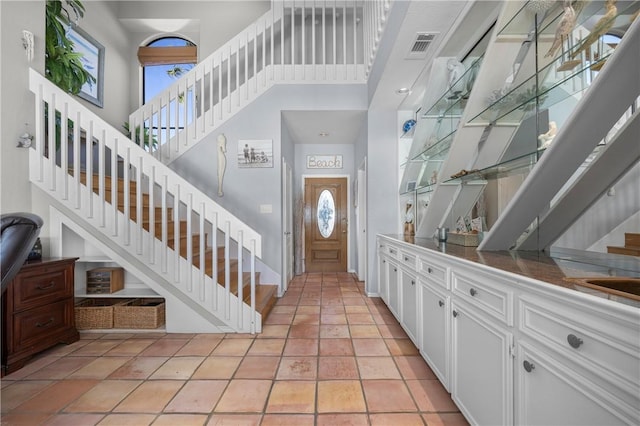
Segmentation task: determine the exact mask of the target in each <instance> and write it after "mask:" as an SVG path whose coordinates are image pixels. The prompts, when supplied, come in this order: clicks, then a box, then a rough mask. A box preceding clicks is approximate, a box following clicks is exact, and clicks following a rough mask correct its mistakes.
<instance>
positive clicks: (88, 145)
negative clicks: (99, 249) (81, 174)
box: [78, 114, 100, 218]
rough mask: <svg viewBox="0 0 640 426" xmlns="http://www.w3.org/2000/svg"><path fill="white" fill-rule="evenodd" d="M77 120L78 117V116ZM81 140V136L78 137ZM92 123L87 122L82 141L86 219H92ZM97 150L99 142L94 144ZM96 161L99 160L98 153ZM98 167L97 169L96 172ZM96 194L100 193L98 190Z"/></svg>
mask: <svg viewBox="0 0 640 426" xmlns="http://www.w3.org/2000/svg"><path fill="white" fill-rule="evenodd" d="M78 118H80V115H79V114H78ZM80 138H82V136H80ZM93 139H94V138H93V121H89V128H88V129H87V131H86V133H85V141H84V147H85V148H84V149H85V158H86V165H85V168H86V171H85V182H86V183H87V194H88V196H89V198H88V199H87V203H86V205H87V211H86V213H87V215H88V217H90V218H92V217H93V193H94V189H93V177H94V176H93V175H94V172H93ZM78 143H81V139H79V140H78ZM96 146H97V147H98V150H100V141H98V143H97V144H96ZM98 160H100V152H98ZM99 169H100V167H98V170H99ZM98 188H100V184H99V183H98ZM98 193H100V191H99V189H98Z"/></svg>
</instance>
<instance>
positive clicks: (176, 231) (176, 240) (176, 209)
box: [173, 184, 180, 283]
mask: <svg viewBox="0 0 640 426" xmlns="http://www.w3.org/2000/svg"><path fill="white" fill-rule="evenodd" d="M173 254H174V255H173V260H174V263H175V275H174V280H175V282H177V283H179V282H180V184H177V185H176V191H175V193H174V194H173Z"/></svg>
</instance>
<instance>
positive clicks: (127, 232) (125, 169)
mask: <svg viewBox="0 0 640 426" xmlns="http://www.w3.org/2000/svg"><path fill="white" fill-rule="evenodd" d="M130 168H131V148H130V147H127V149H126V150H125V154H124V165H123V166H122V178H123V179H124V188H123V189H124V191H123V193H124V200H123V201H124V209H123V210H124V244H125V245H127V246H128V245H129V244H131V187H130V183H131V177H130V176H129V170H130Z"/></svg>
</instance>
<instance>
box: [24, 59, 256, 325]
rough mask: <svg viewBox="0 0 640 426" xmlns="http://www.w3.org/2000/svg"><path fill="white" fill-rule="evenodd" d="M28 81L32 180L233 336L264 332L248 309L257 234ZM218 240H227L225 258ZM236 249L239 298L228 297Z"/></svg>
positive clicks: (59, 96) (93, 118)
mask: <svg viewBox="0 0 640 426" xmlns="http://www.w3.org/2000/svg"><path fill="white" fill-rule="evenodd" d="M29 77H30V89H31V91H32V92H33V93H35V98H36V117H35V119H36V137H35V143H34V145H33V147H32V149H30V151H29V153H30V155H29V174H30V179H31V181H32V182H33V183H34V184H35V185H37V186H38V187H40V188H41V189H42V190H43V191H45V192H47V193H48V194H50V195H51V196H52V197H54V198H55V199H56V200H58V201H59V202H60V203H61V204H63V205H64V206H65V207H67V208H68V209H70V210H71V211H73V212H75V213H76V214H77V215H78V216H80V217H81V218H83V219H84V220H85V221H86V222H87V223H89V224H90V225H91V226H92V229H94V230H95V232H96V233H98V234H99V237H100V238H101V240H102V241H105V242H106V243H108V244H112V245H114V247H115V246H117V248H118V249H119V250H124V251H125V252H126V253H127V254H128V255H129V256H131V258H132V259H136V260H137V261H138V262H139V264H140V265H143V266H144V265H147V267H148V268H151V269H152V270H153V272H154V273H155V274H159V275H160V276H161V277H163V278H164V280H165V282H164V283H159V285H162V286H170V287H172V288H171V289H170V290H171V291H172V292H175V290H176V289H177V290H178V291H180V292H182V293H183V294H185V295H187V296H188V298H189V299H190V300H191V301H192V302H193V303H197V304H198V305H200V306H201V307H202V308H204V309H206V310H207V311H208V312H210V313H212V314H213V315H215V316H216V317H217V318H218V319H219V320H221V321H222V322H224V323H225V324H226V325H228V326H229V327H230V328H231V329H233V330H236V331H238V332H251V333H253V332H260V331H261V318H260V314H258V313H257V312H256V311H255V309H253V307H255V300H254V299H253V297H254V295H255V286H256V280H255V277H256V271H255V259H256V257H258V258H259V257H260V256H261V247H262V241H261V236H260V234H258V233H257V232H256V231H255V230H253V229H251V228H250V227H249V226H247V225H246V224H244V223H243V222H242V221H240V220H238V219H237V218H236V217H234V216H233V215H232V214H231V213H229V212H228V211H227V210H225V209H224V208H222V207H221V206H219V205H218V204H216V203H215V202H214V201H212V200H211V199H210V198H208V197H207V196H206V195H205V194H203V193H202V192H201V191H199V190H198V189H196V188H195V187H193V186H192V185H191V184H189V183H188V182H187V181H185V180H184V179H182V178H181V177H180V176H178V175H177V174H176V173H175V172H173V171H172V170H170V169H169V168H168V167H167V166H165V165H164V164H162V163H160V162H159V161H158V160H156V159H155V158H153V156H151V155H149V154H148V153H147V152H146V151H145V150H143V149H141V148H140V147H139V146H137V145H136V144H134V143H133V142H132V141H131V140H129V139H128V138H127V137H126V136H124V135H123V134H122V133H120V132H119V131H118V130H116V129H115V128H113V127H111V126H110V125H109V124H107V123H106V122H104V121H103V120H101V119H100V118H99V117H98V116H97V115H95V114H94V113H93V112H91V111H90V110H88V109H87V108H85V107H84V106H82V105H81V104H80V103H79V102H78V101H76V100H75V99H74V98H73V97H71V96H69V95H68V94H67V93H64V92H63V91H62V90H60V89H59V88H58V87H56V86H55V85H53V84H52V83H51V82H50V81H48V80H47V79H46V78H44V77H43V76H42V75H40V74H39V73H38V72H36V71H34V70H33V69H31V70H30V72H29ZM45 118H46V120H45ZM60 141H68V143H61V142H60ZM112 177H113V178H112ZM115 177H119V178H120V179H116V178H115ZM185 222H186V226H182V225H181V223H182V224H184V223H185ZM205 236H206V237H205ZM219 241H220V242H222V241H224V242H225V250H224V252H225V255H224V256H222V257H219V255H218V249H217V246H218V242H219ZM207 246H209V247H211V248H210V249H207ZM232 246H233V247H235V248H236V249H237V259H234V262H236V261H237V262H238V266H237V269H238V284H237V285H238V297H236V296H234V295H233V294H232V290H233V289H232V286H233V280H232V278H231V277H232V275H231V274H230V265H231V261H230V257H231V253H233V251H232V250H231V248H232ZM172 247H173V248H172ZM243 257H244V258H245V259H246V260H245V262H244V264H243ZM219 262H220V263H219ZM222 262H224V265H225V273H224V274H222V275H224V278H223V279H221V280H219V279H218V272H219V271H218V264H221V265H222ZM207 269H208V270H207ZM245 270H247V271H250V274H251V275H250V276H251V293H250V294H251V296H252V299H251V300H249V301H247V303H244V302H243V300H242V299H243V298H242V290H241V289H242V282H243V281H242V278H243V277H242V272H243V271H245ZM234 274H235V271H234ZM218 281H220V285H218Z"/></svg>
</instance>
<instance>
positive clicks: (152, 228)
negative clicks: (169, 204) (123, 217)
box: [149, 166, 156, 265]
mask: <svg viewBox="0 0 640 426" xmlns="http://www.w3.org/2000/svg"><path fill="white" fill-rule="evenodd" d="M155 185H156V166H151V171H150V172H149V237H150V238H149V263H150V264H152V265H153V264H154V263H156V208H155V205H156V203H155V191H154V189H155Z"/></svg>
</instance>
